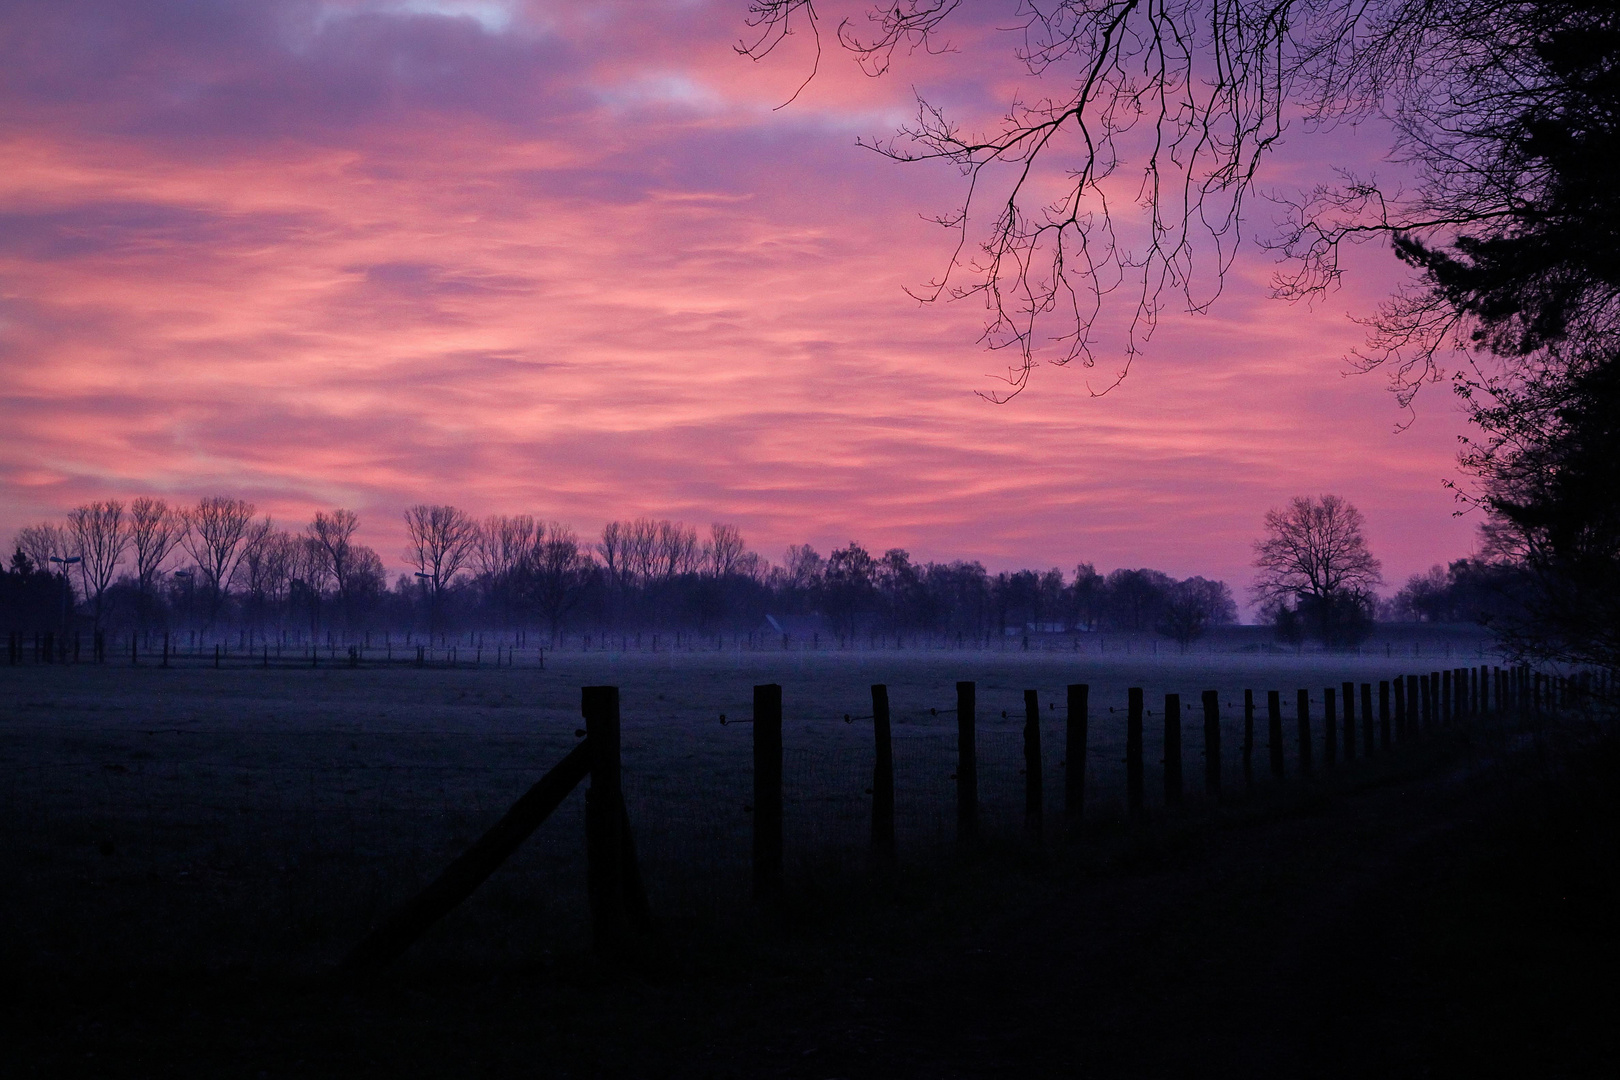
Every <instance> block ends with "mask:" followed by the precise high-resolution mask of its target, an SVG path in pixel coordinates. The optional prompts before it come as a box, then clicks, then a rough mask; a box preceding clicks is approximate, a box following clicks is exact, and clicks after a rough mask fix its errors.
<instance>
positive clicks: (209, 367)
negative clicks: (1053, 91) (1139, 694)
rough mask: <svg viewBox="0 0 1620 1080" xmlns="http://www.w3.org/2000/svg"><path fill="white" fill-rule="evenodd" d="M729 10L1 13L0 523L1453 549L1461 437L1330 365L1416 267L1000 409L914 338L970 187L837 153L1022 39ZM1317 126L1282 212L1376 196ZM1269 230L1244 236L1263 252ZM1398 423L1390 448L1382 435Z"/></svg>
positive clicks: (125, 8)
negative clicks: (1267, 524)
mask: <svg viewBox="0 0 1620 1080" xmlns="http://www.w3.org/2000/svg"><path fill="white" fill-rule="evenodd" d="M743 9H744V4H743V3H742V2H741V0H724V2H717V3H696V2H693V3H641V2H638V3H621V4H591V5H583V4H541V3H534V4H528V3H503V2H498V0H485V2H471V0H468V2H455V0H393V2H380V0H379V2H351V3H320V2H313V0H299V2H284V0H253V2H241V3H224V2H214V3H209V2H203V0H190V2H168V0H149V2H144V3H141V4H129V3H117V2H103V3H89V2H76V0H50V2H40V3H30V2H26V0H11V2H9V3H7V4H6V5H4V7H3V8H0V95H3V102H0V160H4V161H5V162H6V166H5V168H4V169H3V170H0V371H3V378H0V534H4V535H10V532H11V530H14V529H15V528H17V527H18V526H21V525H25V524H28V523H30V522H33V521H36V520H39V519H41V518H45V517H53V516H57V515H60V514H62V513H64V512H65V511H66V510H68V509H69V508H70V507H72V506H73V505H75V504H77V503H80V502H83V501H86V500H90V499H95V498H104V497H114V496H116V497H126V498H127V497H129V496H133V495H138V494H157V495H163V496H166V497H169V498H171V499H176V500H181V501H185V500H190V499H194V498H196V497H198V496H200V495H206V494H214V493H220V494H232V495H241V496H243V497H246V498H248V499H251V500H252V501H254V502H255V503H256V504H257V505H258V506H259V508H260V510H261V511H264V512H268V513H270V514H272V515H274V516H275V518H276V519H277V520H278V521H280V522H283V523H286V524H289V525H294V526H296V525H299V524H301V523H302V522H303V521H305V520H307V519H308V517H309V515H310V514H311V513H312V512H313V511H314V510H315V509H317V508H322V507H334V506H344V507H350V508H353V509H355V510H357V511H359V513H360V515H361V520H362V525H361V534H362V539H364V540H365V541H366V542H368V543H371V544H372V545H373V546H375V547H376V548H377V549H378V550H379V551H380V552H381V554H382V555H383V557H384V559H385V561H388V562H389V563H390V565H392V566H396V567H397V566H398V565H399V562H400V559H399V553H400V552H399V549H400V547H401V534H402V532H403V529H402V527H401V526H400V524H399V515H400V511H401V510H402V509H403V508H404V507H405V506H406V505H409V504H411V503H414V502H451V503H454V504H456V505H460V506H463V507H464V508H466V509H468V510H471V511H473V512H474V513H477V514H480V515H481V514H485V513H494V512H507V513H516V512H526V513H533V514H536V515H539V516H542V517H545V518H550V519H559V520H562V521H565V522H569V523H571V524H573V525H574V526H575V527H576V528H577V529H578V530H579V531H580V532H582V533H585V534H593V533H595V532H596V531H597V530H599V529H600V527H601V525H602V523H603V522H604V521H605V520H607V519H609V518H616V517H629V516H634V515H641V514H652V515H656V516H660V517H663V516H668V517H673V518H680V519H684V520H686V521H689V522H693V523H696V524H698V525H699V526H700V527H706V525H707V523H709V522H711V521H731V522H736V523H737V524H739V525H740V526H741V527H742V529H743V533H744V535H745V537H746V538H747V539H748V541H749V543H750V546H752V547H754V548H756V549H758V550H760V551H761V552H762V553H764V554H765V555H767V556H768V557H771V558H773V559H779V558H780V556H781V551H782V549H783V548H784V547H785V546H786V545H787V544H789V543H794V542H799V541H809V542H811V543H813V544H815V545H817V546H818V547H819V548H820V549H822V550H823V551H825V550H826V549H827V548H828V547H829V546H831V545H835V544H842V543H844V542H846V541H848V540H850V539H856V540H859V541H861V542H862V543H864V544H866V545H867V546H868V547H869V548H872V549H874V550H881V549H883V548H887V547H891V546H900V547H905V548H907V549H909V550H910V551H911V552H912V553H913V555H914V556H916V557H919V558H924V559H927V558H955V557H966V558H977V559H981V560H983V561H984V562H985V563H986V564H987V565H989V566H990V567H991V568H992V569H1000V568H1005V567H1009V566H1015V565H1017V566H1023V565H1030V566H1051V565H1056V566H1061V567H1064V568H1065V569H1067V570H1072V568H1073V566H1074V565H1075V564H1076V563H1077V562H1080V561H1089V562H1093V563H1095V564H1096V565H1097V567H1098V568H1099V569H1101V570H1104V571H1106V570H1109V569H1112V568H1114V567H1118V566H1141V565H1147V566H1156V567H1159V568H1161V569H1164V570H1166V571H1169V572H1171V573H1174V574H1177V575H1187V574H1194V573H1200V574H1205V575H1208V576H1217V577H1222V578H1225V579H1226V580H1228V581H1229V582H1230V583H1231V584H1232V585H1233V586H1234V588H1235V589H1236V590H1237V591H1238V592H1239V593H1241V592H1242V591H1243V586H1245V585H1246V584H1247V582H1248V580H1249V576H1250V574H1249V569H1248V563H1249V559H1250V552H1249V545H1250V542H1251V541H1252V539H1253V538H1254V536H1255V535H1256V532H1257V530H1258V528H1259V524H1260V519H1261V515H1262V514H1263V513H1264V512H1265V510H1266V509H1267V508H1269V507H1271V506H1275V505H1278V504H1280V503H1282V502H1283V501H1285V500H1286V499H1287V498H1289V497H1290V496H1292V495H1296V494H1317V493H1322V492H1336V493H1339V494H1342V495H1344V496H1346V497H1347V498H1349V499H1350V500H1351V501H1352V502H1354V503H1355V504H1357V505H1358V506H1359V507H1360V508H1361V509H1362V510H1363V511H1364V512H1365V513H1366V515H1367V519H1368V532H1369V539H1370V540H1371V542H1372V544H1373V547H1374V551H1375V553H1376V554H1378V555H1379V556H1380V557H1381V558H1382V559H1383V560H1384V565H1385V575H1386V578H1387V579H1388V580H1389V582H1390V584H1391V586H1394V585H1398V584H1399V583H1400V582H1401V581H1402V580H1404V578H1405V576H1406V575H1408V574H1410V573H1413V572H1415V571H1419V570H1422V569H1425V568H1427V567H1428V566H1429V565H1430V564H1432V563H1435V562H1439V561H1444V560H1447V559H1451V558H1456V557H1459V556H1461V555H1464V554H1467V553H1468V552H1469V551H1470V550H1471V548H1472V545H1473V528H1474V521H1473V519H1471V518H1461V519H1458V518H1454V517H1453V515H1452V512H1453V509H1454V503H1453V501H1452V499H1451V497H1450V495H1449V494H1448V493H1447V492H1446V491H1445V490H1444V489H1443V488H1442V487H1441V480H1442V478H1444V477H1447V476H1452V475H1454V473H1455V468H1454V458H1455V452H1456V447H1457V443H1456V437H1457V435H1458V434H1459V433H1460V432H1461V430H1462V420H1461V417H1460V414H1459V413H1458V410H1457V409H1456V407H1455V405H1454V404H1453V402H1452V400H1451V397H1450V395H1449V394H1448V393H1446V392H1445V390H1444V388H1434V389H1431V390H1430V391H1428V392H1426V393H1425V394H1424V395H1422V396H1421V397H1420V399H1419V401H1418V404H1417V411H1416V415H1415V418H1413V417H1409V416H1407V415H1406V414H1404V413H1402V412H1401V411H1400V410H1399V409H1398V408H1397V406H1396V404H1395V402H1394V400H1393V399H1392V397H1391V396H1390V394H1389V393H1388V392H1387V390H1386V389H1385V386H1384V383H1383V381H1382V379H1381V378H1380V377H1379V376H1377V375H1373V376H1359V375H1349V376H1347V375H1345V374H1344V372H1345V362H1344V357H1345V355H1346V354H1347V353H1348V352H1349V350H1351V349H1352V348H1354V347H1355V346H1356V345H1358V344H1359V343H1360V342H1361V340H1362V336H1363V331H1362V329H1361V328H1360V327H1358V326H1357V325H1355V324H1354V323H1353V322H1352V321H1351V320H1350V318H1349V316H1350V315H1361V316H1365V315H1368V314H1370V313H1371V312H1372V311H1373V310H1374V308H1375V306H1376V304H1377V302H1378V300H1379V299H1380V298H1381V297H1382V296H1384V295H1385V294H1387V292H1388V290H1389V289H1390V288H1391V287H1392V285H1394V284H1395V283H1396V282H1397V281H1398V280H1399V277H1398V271H1397V267H1396V266H1395V265H1394V262H1393V260H1392V259H1391V258H1390V257H1389V255H1388V254H1387V252H1385V251H1382V250H1371V249H1368V250H1365V251H1362V252H1359V253H1358V254H1357V256H1356V272H1355V273H1354V274H1353V275H1352V277H1351V279H1350V280H1349V281H1348V282H1347V288H1346V289H1345V290H1344V291H1342V292H1339V293H1336V294H1333V295H1331V296H1329V297H1327V298H1326V300H1325V301H1324V302H1321V303H1319V304H1317V305H1316V306H1315V307H1314V309H1313V308H1307V307H1304V306H1289V305H1286V304H1283V303H1280V302H1278V301H1274V300H1271V299H1268V297H1267V288H1268V282H1269V277H1270V274H1271V273H1272V270H1273V261H1272V256H1270V255H1269V254H1267V253H1265V252H1262V251H1259V250H1249V251H1247V252H1246V253H1245V254H1244V255H1243V256H1242V257H1241V258H1240V259H1239V261H1238V263H1237V265H1236V266H1235V268H1234V270H1233V272H1232V274H1231V276H1230V278H1229V280H1228V282H1227V287H1226V291H1225V294H1224V295H1223V297H1222V299H1221V300H1220V302H1219V303H1218V304H1217V305H1216V306H1215V308H1214V310H1213V312H1212V313H1211V314H1209V315H1204V316H1193V315H1185V314H1175V313H1172V314H1170V315H1168V316H1167V317H1166V318H1165V319H1164V321H1163V323H1162V324H1161V326H1160V328H1159V332H1158V333H1157V335H1156V336H1155V337H1154V338H1153V340H1152V342H1151V343H1150V346H1149V349H1148V351H1147V352H1146V354H1145V355H1144V356H1143V357H1142V358H1141V359H1140V360H1138V361H1137V362H1136V364H1135V365H1134V367H1133V368H1132V372H1131V374H1130V376H1129V378H1128V379H1127V380H1126V381H1125V382H1124V383H1123V384H1122V385H1120V386H1119V387H1118V388H1116V389H1115V390H1113V391H1112V392H1111V393H1109V394H1107V395H1106V396H1102V397H1093V396H1091V393H1090V388H1092V387H1101V386H1104V385H1106V384H1107V383H1108V381H1109V378H1108V370H1109V365H1110V363H1111V361H1110V360H1109V358H1108V357H1107V355H1105V356H1104V357H1103V359H1102V361H1101V362H1100V363H1099V366H1098V368H1097V369H1096V370H1095V371H1092V372H1087V371H1085V370H1082V369H1079V368H1062V369H1059V368H1051V367H1046V368H1042V369H1040V370H1038V371H1037V372H1036V373H1035V378H1034V379H1033V380H1032V383H1031V386H1030V388H1029V389H1028V390H1027V391H1026V392H1025V393H1024V394H1023V395H1022V396H1020V397H1018V398H1016V399H1015V400H1014V401H1012V402H1011V403H1010V404H1007V405H1001V406H996V405H992V404H989V403H987V402H986V401H984V400H983V399H982V398H980V397H978V396H976V395H975V393H974V392H975V391H976V390H981V389H991V388H993V387H994V385H995V383H994V381H993V379H992V378H990V376H993V375H994V374H995V373H997V372H1000V371H1003V370H1004V369H1005V359H1004V358H1003V357H1001V356H999V355H993V354H990V353H987V352H986V351H985V350H984V349H983V347H982V346H981V345H979V344H978V343H977V338H978V334H979V331H980V328H981V325H982V319H983V311H982V309H980V308H979V307H977V306H975V305H974V304H972V303H962V304H955V305H949V306H940V305H936V306H931V307H919V305H917V304H916V303H915V302H914V301H912V300H910V299H908V298H907V296H906V295H905V293H904V292H903V289H904V287H905V286H908V285H912V286H915V285H918V284H921V283H923V282H925V281H927V280H928V279H929V278H930V277H932V276H934V275H936V274H937V273H938V272H939V271H940V270H941V269H942V268H943V267H944V265H945V263H946V261H947V260H948V258H949V254H950V243H949V237H948V236H947V235H946V234H944V233H943V232H942V231H941V230H939V229H938V228H937V227H936V226H933V225H931V224H929V223H928V222H926V221H924V220H922V216H923V215H928V214H937V213H940V212H943V211H948V210H949V209H951V208H952V206H953V205H954V204H955V202H956V200H957V198H958V196H959V187H958V180H957V177H956V176H955V174H954V173H953V172H952V171H951V170H950V169H948V168H936V167H931V166H924V165H910V166H901V165H896V164H893V163H890V162H887V161H884V160H882V159H880V158H878V157H877V156H875V155H873V154H871V153H870V152H867V151H864V150H860V149H858V148H856V147H855V145H854V140H855V138H856V136H858V135H866V136H881V135H884V134H886V133H887V132H889V131H890V130H891V129H892V128H893V126H894V125H895V124H896V123H897V122H900V121H903V120H904V119H906V117H907V115H908V112H909V110H910V109H911V107H912V100H913V99H912V94H913V88H914V87H915V88H916V89H918V90H920V91H922V92H924V93H926V94H929V95H932V96H937V97H939V98H941V99H943V100H946V101H949V102H951V103H953V104H954V105H956V106H958V107H959V108H961V109H962V110H963V111H964V114H965V115H967V116H968V117H970V118H971V117H974V116H981V117H993V116H994V115H995V113H996V111H997V109H998V107H999V106H1000V105H1001V104H1002V103H1003V102H1004V101H1005V100H1006V98H1007V97H1008V95H1009V94H1010V93H1012V92H1013V89H1014V80H1013V74H1014V71H1015V69H1014V68H1013V67H1012V66H1010V65H1009V63H1008V59H1007V56H1008V54H1007V49H1008V46H1009V42H1008V41H1007V40H1006V39H1005V37H1006V36H1005V35H1001V34H997V33H995V32H994V30H993V29H988V28H984V27H980V28H977V29H975V28H972V27H967V28H964V30H963V32H962V33H961V34H960V35H959V37H958V39H957V41H958V44H959V45H960V51H959V52H957V53H954V54H950V55H947V56H941V57H926V56H919V57H913V58H909V59H904V60H902V61H901V62H900V63H898V64H897V67H896V70H895V71H894V72H893V73H892V74H891V75H890V76H889V77H887V78H885V79H882V80H871V79H868V78H866V77H864V76H862V75H861V74H859V72H858V71H856V70H855V68H854V66H853V64H852V63H851V61H849V60H848V58H847V57H844V56H842V55H837V54H829V56H828V57H827V58H826V59H825V60H824V62H823V65H822V70H821V74H820V76H819V77H818V78H817V79H816V80H815V81H814V82H813V83H812V84H811V85H810V86H809V87H808V88H807V89H806V90H805V92H804V93H803V94H802V95H801V96H800V97H799V98H798V100H797V101H795V102H794V103H793V104H792V105H790V106H788V107H787V108H783V109H775V108H774V107H775V106H777V105H780V104H781V103H782V102H783V101H784V100H786V98H787V97H788V96H789V95H791V94H792V92H793V88H794V87H795V85H796V84H797V83H798V82H799V81H800V80H801V79H802V78H803V76H804V74H805V73H806V71H807V70H808V69H807V63H808V53H807V52H806V51H805V50H806V47H807V43H806V42H805V41H804V40H797V41H794V42H792V43H790V46H789V47H788V48H787V49H785V50H784V51H783V52H782V53H780V54H778V55H777V56H775V57H773V58H772V59H771V60H770V61H769V62H767V63H764V64H756V63H753V62H751V61H749V60H747V59H744V58H741V57H739V56H737V55H736V54H735V53H734V52H733V50H732V45H733V43H734V42H735V41H736V40H737V38H738V37H739V36H740V35H741V34H742V33H743V29H744V28H743V26H742V14H743ZM1377 148H1378V143H1377V140H1376V138H1375V137H1373V136H1372V135H1369V134H1366V133H1363V134H1362V135H1359V136H1356V138H1355V141H1351V140H1350V139H1349V138H1348V137H1347V135H1346V134H1344V133H1341V134H1338V135H1331V136H1313V137H1306V136H1303V135H1301V136H1297V137H1295V138H1292V139H1291V140H1290V141H1289V142H1288V143H1287V144H1286V145H1285V147H1284V149H1283V156H1282V157H1281V158H1279V160H1278V161H1277V162H1276V163H1275V164H1274V166H1273V168H1272V170H1271V172H1270V174H1269V175H1268V176H1267V177H1265V183H1264V184H1263V186H1276V187H1286V186H1288V185H1290V184H1300V183H1310V182H1313V181H1315V180H1320V179H1327V178H1328V172H1327V166H1328V165H1329V164H1331V163H1335V162H1342V161H1344V160H1345V159H1346V158H1350V159H1352V161H1351V163H1357V162H1360V163H1365V162H1367V161H1369V160H1370V158H1371V156H1372V155H1375V154H1376V152H1377ZM1272 213H1273V211H1272V210H1271V209H1270V208H1269V207H1267V206H1265V205H1264V204H1261V203H1256V204H1254V211H1253V217H1254V224H1255V226H1256V228H1257V229H1258V230H1259V231H1260V232H1261V233H1264V232H1265V231H1266V229H1267V227H1268V225H1269V222H1270V219H1271V215H1272ZM1407 419H1412V420H1413V422H1412V424H1411V426H1410V427H1409V428H1408V429H1407V430H1405V431H1404V432H1403V433H1399V434H1397V433H1396V431H1395V429H1396V427H1397V425H1398V424H1400V423H1402V422H1403V421H1404V420H1407Z"/></svg>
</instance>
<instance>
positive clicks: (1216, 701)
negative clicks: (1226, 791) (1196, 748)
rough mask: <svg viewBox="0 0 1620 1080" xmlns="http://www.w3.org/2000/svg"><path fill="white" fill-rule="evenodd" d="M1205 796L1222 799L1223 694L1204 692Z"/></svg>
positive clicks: (1211, 691)
mask: <svg viewBox="0 0 1620 1080" xmlns="http://www.w3.org/2000/svg"><path fill="white" fill-rule="evenodd" d="M1204 794H1205V795H1206V796H1208V797H1209V798H1211V799H1218V798H1220V797H1221V693H1220V691H1219V690H1205V691H1204Z"/></svg>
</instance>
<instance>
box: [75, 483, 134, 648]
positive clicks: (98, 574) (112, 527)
mask: <svg viewBox="0 0 1620 1080" xmlns="http://www.w3.org/2000/svg"><path fill="white" fill-rule="evenodd" d="M68 528H69V529H70V530H71V531H72V533H73V539H74V542H75V543H76V545H77V546H78V549H79V550H78V552H77V554H78V555H79V556H80V558H79V580H80V581H81V583H82V584H83V585H84V593H85V598H86V599H88V600H90V601H91V602H92V604H93V605H94V607H93V611H94V614H93V619H94V625H95V628H96V629H97V630H100V629H101V620H102V616H103V614H104V611H103V601H104V599H105V597H106V594H107V587H108V586H109V585H111V584H112V581H113V575H114V574H116V573H117V572H118V564H119V562H121V561H122V560H123V557H124V552H125V551H126V550H127V549H128V548H129V540H130V536H129V522H128V520H127V519H126V518H125V517H124V504H123V503H121V502H119V501H117V500H116V499H108V500H106V501H104V502H93V503H86V504H85V505H84V506H79V507H75V508H74V509H73V510H71V511H69V512H68Z"/></svg>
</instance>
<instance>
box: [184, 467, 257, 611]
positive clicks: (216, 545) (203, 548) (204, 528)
mask: <svg viewBox="0 0 1620 1080" xmlns="http://www.w3.org/2000/svg"><path fill="white" fill-rule="evenodd" d="M185 521H186V531H185V532H184V534H183V535H182V536H181V539H180V542H181V544H182V545H184V547H185V549H186V551H187V553H189V554H190V555H191V558H192V560H193V561H194V562H195V563H196V564H197V569H199V570H201V571H202V574H203V577H204V578H206V579H207V588H208V625H210V626H212V625H213V624H214V620H215V619H217V618H218V617H219V609H220V605H221V604H223V603H224V601H225V591H226V589H227V588H228V587H229V585H230V581H231V574H232V573H233V572H234V571H235V569H236V560H237V559H238V558H240V557H241V554H242V543H243V541H244V540H246V539H247V535H248V529H249V528H250V527H251V526H252V524H253V504H252V503H250V502H247V501H246V500H244V499H228V498H226V497H224V496H222V495H211V496H209V497H207V498H205V499H200V500H198V502H197V505H196V506H195V507H193V508H192V509H190V510H187V511H186V512H185Z"/></svg>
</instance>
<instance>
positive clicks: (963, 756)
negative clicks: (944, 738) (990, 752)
mask: <svg viewBox="0 0 1620 1080" xmlns="http://www.w3.org/2000/svg"><path fill="white" fill-rule="evenodd" d="M977 698H978V693H977V688H976V686H975V685H974V684H973V683H971V682H959V683H957V684H956V838H957V840H959V841H967V840H971V839H973V837H974V836H976V835H977V834H978V831H979V753H978V739H977V724H978V715H977V709H978V704H977Z"/></svg>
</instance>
